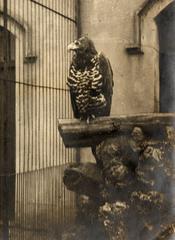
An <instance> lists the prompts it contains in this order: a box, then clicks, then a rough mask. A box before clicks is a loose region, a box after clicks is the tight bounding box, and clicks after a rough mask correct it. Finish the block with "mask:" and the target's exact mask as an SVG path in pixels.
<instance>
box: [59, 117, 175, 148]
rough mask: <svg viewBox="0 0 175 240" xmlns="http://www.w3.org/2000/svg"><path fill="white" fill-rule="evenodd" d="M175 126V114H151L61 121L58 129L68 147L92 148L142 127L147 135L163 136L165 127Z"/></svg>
mask: <svg viewBox="0 0 175 240" xmlns="http://www.w3.org/2000/svg"><path fill="white" fill-rule="evenodd" d="M172 125H175V113H150V114H140V115H128V116H124V115H122V116H117V117H100V118H96V119H94V120H91V121H90V123H89V124H88V123H87V122H86V121H80V120H77V119H59V120H58V129H59V132H60V135H61V137H62V139H63V142H64V144H65V146H66V147H90V146H94V145H96V144H97V143H99V142H101V141H102V140H104V139H105V138H107V137H110V136H114V135H116V134H117V135H121V134H122V135H126V134H130V133H131V131H132V130H133V127H136V126H137V127H141V128H142V130H143V132H144V133H145V134H147V135H150V136H152V135H157V136H161V135H162V134H165V133H164V132H165V127H166V126H172Z"/></svg>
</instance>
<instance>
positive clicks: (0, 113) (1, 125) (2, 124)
mask: <svg viewBox="0 0 175 240" xmlns="http://www.w3.org/2000/svg"><path fill="white" fill-rule="evenodd" d="M15 125H16V117H15V37H14V35H13V34H11V33H10V32H9V31H8V30H5V29H4V28H3V27H0V219H2V218H3V216H5V215H7V216H8V219H11V218H12V216H14V202H15V201H14V200H15V155H16V153H15V150H16V146H15V138H16V136H15ZM4 205H5V206H4ZM5 207H6V209H5Z"/></svg>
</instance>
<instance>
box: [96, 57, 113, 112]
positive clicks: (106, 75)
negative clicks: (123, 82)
mask: <svg viewBox="0 0 175 240" xmlns="http://www.w3.org/2000/svg"><path fill="white" fill-rule="evenodd" d="M99 65H100V73H101V75H102V76H103V89H102V91H103V94H104V96H105V98H106V101H107V106H106V113H105V115H109V114H110V109H111V101H112V94H113V86H114V82H113V72H112V68H111V64H110V62H109V60H108V58H106V57H105V55H104V54H103V53H100V54H99Z"/></svg>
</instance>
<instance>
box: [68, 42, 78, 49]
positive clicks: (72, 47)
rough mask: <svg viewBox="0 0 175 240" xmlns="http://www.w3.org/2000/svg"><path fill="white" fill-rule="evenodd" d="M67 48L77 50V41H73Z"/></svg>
mask: <svg viewBox="0 0 175 240" xmlns="http://www.w3.org/2000/svg"><path fill="white" fill-rule="evenodd" d="M67 49H68V51H75V50H77V49H78V46H77V45H76V44H75V42H72V43H70V44H69V45H68V46H67Z"/></svg>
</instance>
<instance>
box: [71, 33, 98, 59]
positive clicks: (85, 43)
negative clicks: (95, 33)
mask: <svg viewBox="0 0 175 240" xmlns="http://www.w3.org/2000/svg"><path fill="white" fill-rule="evenodd" d="M68 50H71V51H74V52H75V54H76V55H95V54H97V51H96V49H95V46H94V43H93V41H92V40H90V39H89V38H88V37H81V38H79V39H77V40H75V41H74V42H72V43H70V44H69V45H68Z"/></svg>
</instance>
